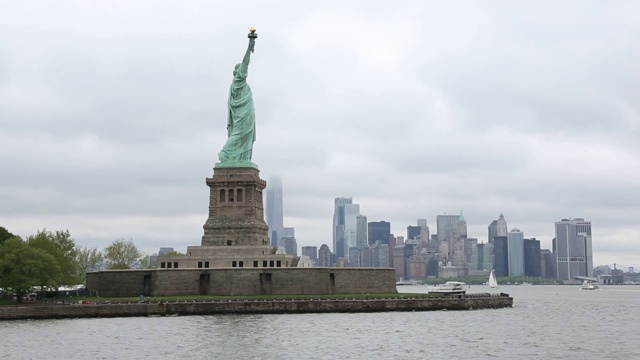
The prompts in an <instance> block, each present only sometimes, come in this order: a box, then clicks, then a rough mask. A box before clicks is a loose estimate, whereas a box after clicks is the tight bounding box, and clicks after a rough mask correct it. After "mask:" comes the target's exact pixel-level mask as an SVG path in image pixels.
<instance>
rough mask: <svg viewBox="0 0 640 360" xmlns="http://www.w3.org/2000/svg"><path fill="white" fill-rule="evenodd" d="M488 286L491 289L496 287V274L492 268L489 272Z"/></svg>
mask: <svg viewBox="0 0 640 360" xmlns="http://www.w3.org/2000/svg"><path fill="white" fill-rule="evenodd" d="M489 287H490V288H493V289H495V288H497V287H498V282H497V281H496V275H495V273H494V272H493V270H491V273H490V274H489Z"/></svg>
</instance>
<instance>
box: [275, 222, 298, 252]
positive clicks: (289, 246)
mask: <svg viewBox="0 0 640 360" xmlns="http://www.w3.org/2000/svg"><path fill="white" fill-rule="evenodd" d="M278 243H279V244H278V246H282V247H284V250H285V251H286V252H287V254H289V255H295V256H298V242H297V241H296V234H295V229H294V228H292V227H285V228H282V236H280V239H279V240H278Z"/></svg>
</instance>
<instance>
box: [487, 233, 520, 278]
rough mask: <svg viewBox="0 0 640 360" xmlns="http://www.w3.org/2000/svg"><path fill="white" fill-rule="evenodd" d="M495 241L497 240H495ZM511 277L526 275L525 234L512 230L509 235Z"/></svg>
mask: <svg viewBox="0 0 640 360" xmlns="http://www.w3.org/2000/svg"><path fill="white" fill-rule="evenodd" d="M494 239H495V238H494ZM508 239H509V245H508V252H509V276H523V275H524V233H523V232H522V231H520V230H519V229H512V230H511V231H510V232H509V235H508Z"/></svg>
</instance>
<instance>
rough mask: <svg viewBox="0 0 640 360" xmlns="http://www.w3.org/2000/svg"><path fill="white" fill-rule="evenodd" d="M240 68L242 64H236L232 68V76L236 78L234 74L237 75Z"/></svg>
mask: <svg viewBox="0 0 640 360" xmlns="http://www.w3.org/2000/svg"><path fill="white" fill-rule="evenodd" d="M240 66H242V64H236V67H235V68H233V76H236V74H237V73H238V69H239V68H240Z"/></svg>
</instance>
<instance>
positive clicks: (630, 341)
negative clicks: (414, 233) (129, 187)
mask: <svg viewBox="0 0 640 360" xmlns="http://www.w3.org/2000/svg"><path fill="white" fill-rule="evenodd" d="M399 291H401V292H423V291H426V287H423V286H405V287H400V288H399ZM474 291H477V292H486V291H487V289H486V288H485V287H481V286H477V287H476V286H474V287H472V288H471V289H470V292H474ZM500 291H502V292H506V293H509V294H510V295H512V296H513V297H514V307H513V308H511V309H500V310H474V311H437V312H389V313H373V314H300V315H224V316H218V315H213V316H189V317H152V318H119V319H71V320H31V321H14V322H0V354H2V355H1V356H2V357H3V358H5V359H180V358H184V359H445V358H454V359H483V358H497V359H640V341H638V340H637V333H638V330H639V329H640V324H639V323H638V322H639V321H640V286H628V287H623V286H619V287H613V286H610V287H603V288H602V289H601V290H596V291H580V290H579V289H578V287H575V286H503V287H501V288H500Z"/></svg>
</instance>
